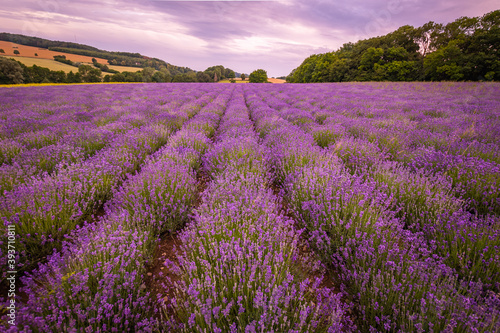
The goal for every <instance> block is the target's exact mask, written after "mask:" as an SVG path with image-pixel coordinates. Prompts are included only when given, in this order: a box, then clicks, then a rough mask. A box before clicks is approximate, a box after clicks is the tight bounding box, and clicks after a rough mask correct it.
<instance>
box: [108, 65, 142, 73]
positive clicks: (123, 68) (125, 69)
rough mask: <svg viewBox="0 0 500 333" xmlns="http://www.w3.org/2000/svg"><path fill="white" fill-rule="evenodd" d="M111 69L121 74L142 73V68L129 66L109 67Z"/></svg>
mask: <svg viewBox="0 0 500 333" xmlns="http://www.w3.org/2000/svg"><path fill="white" fill-rule="evenodd" d="M108 68H109V69H114V70H115V71H119V72H138V71H142V68H140V67H128V66H115V65H108Z"/></svg>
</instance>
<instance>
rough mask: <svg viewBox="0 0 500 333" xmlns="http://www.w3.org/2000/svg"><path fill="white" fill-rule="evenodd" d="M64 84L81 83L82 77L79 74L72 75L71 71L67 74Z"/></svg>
mask: <svg viewBox="0 0 500 333" xmlns="http://www.w3.org/2000/svg"><path fill="white" fill-rule="evenodd" d="M66 82H67V83H81V82H82V76H81V74H80V73H79V72H76V73H73V71H70V72H69V73H68V75H67V76H66Z"/></svg>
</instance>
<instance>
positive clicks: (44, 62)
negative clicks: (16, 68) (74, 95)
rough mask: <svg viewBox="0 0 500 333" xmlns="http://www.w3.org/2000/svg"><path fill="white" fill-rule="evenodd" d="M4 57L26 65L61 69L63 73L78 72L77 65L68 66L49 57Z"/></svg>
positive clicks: (55, 69)
mask: <svg viewBox="0 0 500 333" xmlns="http://www.w3.org/2000/svg"><path fill="white" fill-rule="evenodd" d="M5 58H9V59H14V60H17V61H19V62H20V63H23V64H25V65H26V66H28V67H31V66H33V65H37V66H40V67H45V68H48V69H50V70H52V71H63V72H65V73H69V72H73V73H76V72H78V67H75V66H70V65H68V64H63V63H62V62H58V61H55V60H49V59H37V58H26V57H16V56H5Z"/></svg>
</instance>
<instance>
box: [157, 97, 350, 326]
mask: <svg viewBox="0 0 500 333" xmlns="http://www.w3.org/2000/svg"><path fill="white" fill-rule="evenodd" d="M268 154H269V150H268V148H266V147H265V146H263V145H262V144H260V143H259V140H258V136H257V134H256V133H255V131H254V126H253V123H252V121H251V120H250V119H249V114H248V110H247V107H246V105H245V100H244V97H243V94H242V91H241V89H236V90H235V93H234V95H233V98H232V99H231V100H230V101H229V103H228V105H227V109H226V114H225V117H224V118H223V121H222V123H221V127H220V131H219V134H218V135H217V137H216V142H215V144H214V146H213V147H212V148H210V149H208V151H207V153H206V154H205V155H204V157H203V168H204V170H205V172H206V173H207V174H208V175H209V176H210V177H211V179H212V181H211V182H210V183H209V184H208V187H207V189H206V190H205V191H204V192H203V194H202V203H201V205H200V206H199V207H198V208H197V209H196V212H195V216H194V220H193V221H192V223H190V224H189V226H188V227H187V228H186V230H185V231H184V232H183V233H182V234H181V236H180V240H181V241H182V246H181V248H180V256H179V258H178V263H174V262H170V261H169V262H167V266H168V268H169V269H170V270H171V271H173V272H175V273H176V274H177V275H178V276H180V277H181V280H180V281H179V282H177V283H168V285H170V287H171V289H173V294H175V295H176V297H175V298H174V299H173V300H171V301H170V302H169V303H168V304H166V306H167V307H168V308H170V309H171V310H173V312H174V314H175V315H172V316H170V318H169V321H168V323H169V326H168V329H169V330H180V331H183V332H321V331H330V332H339V331H341V330H342V329H343V328H348V327H349V319H348V318H346V317H345V316H344V314H345V311H344V306H343V305H342V302H341V301H340V298H339V295H334V294H333V293H332V291H331V290H329V289H328V288H320V287H319V284H320V282H321V279H320V278H316V279H310V278H309V277H308V273H310V272H312V271H314V269H315V268H314V265H318V263H316V262H314V261H312V260H311V259H310V258H307V256H305V255H304V254H300V253H299V251H298V244H299V235H300V232H298V231H297V230H296V229H295V228H294V225H293V221H291V220H290V219H289V218H287V217H286V216H284V215H283V213H282V209H281V203H280V200H279V198H278V197H276V196H275V195H274V194H273V191H272V190H271V189H270V185H271V183H272V181H271V173H270V170H269V168H268V165H267V163H266V156H267V155H268ZM168 308H167V309H168ZM169 312H170V313H171V312H172V311H167V313H169Z"/></svg>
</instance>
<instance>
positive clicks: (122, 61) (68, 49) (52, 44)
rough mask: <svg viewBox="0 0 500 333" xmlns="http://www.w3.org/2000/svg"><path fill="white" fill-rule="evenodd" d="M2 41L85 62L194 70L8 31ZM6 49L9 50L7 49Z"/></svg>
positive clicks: (136, 55)
mask: <svg viewBox="0 0 500 333" xmlns="http://www.w3.org/2000/svg"><path fill="white" fill-rule="evenodd" d="M0 41H3V42H10V43H15V44H21V45H24V46H31V47H34V48H42V49H48V51H51V52H54V55H55V54H65V55H67V54H71V55H78V56H84V57H85V58H86V59H90V60H89V61H83V62H91V59H92V58H96V59H99V60H98V62H99V63H102V64H110V65H121V66H129V67H139V68H146V67H152V68H154V69H156V70H160V69H162V68H166V69H168V70H169V72H170V74H171V75H172V76H174V75H177V74H184V73H189V72H194V71H193V70H192V69H190V68H187V67H180V66H175V65H172V64H169V63H167V62H165V61H163V60H160V59H157V58H150V57H147V56H144V55H141V54H139V53H129V52H110V51H105V50H100V49H98V48H96V47H93V46H89V45H84V44H78V43H71V42H62V41H52V40H48V39H44V38H38V37H31V36H24V35H19V34H11V33H7V32H2V33H0ZM0 48H1V47H0ZM5 51H6V52H7V50H5ZM33 56H34V52H33ZM66 57H67V59H70V58H69V57H68V56H66Z"/></svg>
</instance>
